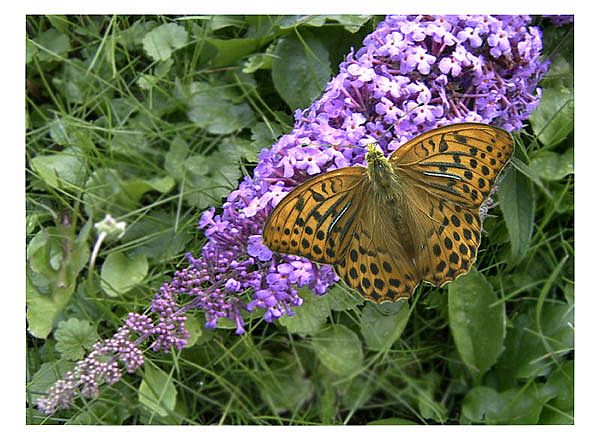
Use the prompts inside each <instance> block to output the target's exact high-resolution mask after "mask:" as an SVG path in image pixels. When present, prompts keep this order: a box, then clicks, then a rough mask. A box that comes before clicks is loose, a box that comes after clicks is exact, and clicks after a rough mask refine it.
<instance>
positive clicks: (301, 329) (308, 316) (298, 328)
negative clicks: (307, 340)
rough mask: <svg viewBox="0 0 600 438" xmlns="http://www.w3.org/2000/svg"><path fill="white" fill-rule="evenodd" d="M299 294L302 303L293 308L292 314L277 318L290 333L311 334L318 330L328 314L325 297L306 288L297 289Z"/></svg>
mask: <svg viewBox="0 0 600 438" xmlns="http://www.w3.org/2000/svg"><path fill="white" fill-rule="evenodd" d="M299 295H300V296H301V297H302V300H303V303H302V305H301V306H299V307H294V308H293V310H294V313H295V314H294V315H293V316H282V317H281V318H279V323H280V324H281V325H283V326H284V327H285V328H286V329H287V330H288V331H289V332H290V333H296V334H299V335H312V334H314V333H317V332H318V331H319V329H320V328H321V326H322V325H323V324H324V323H325V321H326V320H327V317H328V316H329V307H328V305H327V299H326V298H325V297H319V296H317V295H315V293H314V292H312V291H309V290H306V289H302V290H301V291H299Z"/></svg>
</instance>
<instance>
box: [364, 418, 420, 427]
mask: <svg viewBox="0 0 600 438" xmlns="http://www.w3.org/2000/svg"><path fill="white" fill-rule="evenodd" d="M414 424H418V423H415V422H414V421H412V420H407V419H405V418H399V417H389V418H382V419H381V420H375V421H371V422H370V423H367V426H394V425H398V426H400V425H403V426H407V425H408V426H410V425H414Z"/></svg>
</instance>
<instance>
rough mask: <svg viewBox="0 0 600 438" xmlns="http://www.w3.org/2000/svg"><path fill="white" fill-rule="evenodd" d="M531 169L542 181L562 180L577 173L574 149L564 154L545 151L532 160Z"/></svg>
mask: <svg viewBox="0 0 600 438" xmlns="http://www.w3.org/2000/svg"><path fill="white" fill-rule="evenodd" d="M529 167H530V169H531V170H532V171H533V172H534V173H535V174H536V175H537V176H539V177H540V178H542V179H545V180H547V181H558V180H561V179H562V178H564V177H565V176H567V175H572V174H573V173H574V172H575V163H574V148H569V149H567V150H566V152H564V153H562V154H558V153H556V152H551V151H545V150H544V151H542V152H541V153H539V154H537V155H536V156H535V157H534V158H532V160H531V163H529Z"/></svg>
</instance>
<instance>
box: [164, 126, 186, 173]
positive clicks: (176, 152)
mask: <svg viewBox="0 0 600 438" xmlns="http://www.w3.org/2000/svg"><path fill="white" fill-rule="evenodd" d="M188 150H189V148H188V145H187V143H186V141H185V140H184V139H183V138H181V137H179V136H177V137H175V138H174V139H173V141H172V142H171V146H170V147H169V152H167V153H166V155H165V166H164V167H165V170H166V171H167V173H168V174H169V175H171V176H172V177H173V178H175V179H176V180H177V181H181V180H182V179H183V177H184V171H183V165H184V163H185V160H186V158H187V156H188Z"/></svg>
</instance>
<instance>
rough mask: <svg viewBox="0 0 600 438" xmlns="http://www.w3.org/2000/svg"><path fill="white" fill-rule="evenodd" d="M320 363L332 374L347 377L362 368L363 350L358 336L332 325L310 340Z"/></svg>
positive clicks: (343, 327) (341, 326) (342, 327)
mask: <svg viewBox="0 0 600 438" xmlns="http://www.w3.org/2000/svg"><path fill="white" fill-rule="evenodd" d="M312 345H313V348H314V349H315V352H316V353H317V356H318V357H319V360H320V361H321V363H322V364H323V365H324V366H325V367H326V368H327V369H329V370H330V371H331V372H332V373H334V374H337V375H340V376H346V377H347V376H349V375H351V374H353V373H356V372H358V371H359V370H360V368H361V367H362V362H363V350H362V345H361V342H360V339H359V338H358V335H357V334H356V333H354V332H353V331H352V330H350V329H349V328H348V327H346V326H345V325H332V326H328V327H326V328H325V329H323V330H321V331H319V332H318V333H317V334H316V335H314V336H313V338H312Z"/></svg>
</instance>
